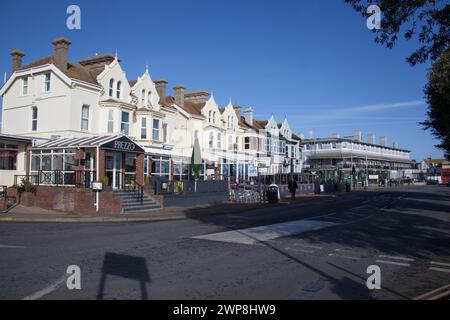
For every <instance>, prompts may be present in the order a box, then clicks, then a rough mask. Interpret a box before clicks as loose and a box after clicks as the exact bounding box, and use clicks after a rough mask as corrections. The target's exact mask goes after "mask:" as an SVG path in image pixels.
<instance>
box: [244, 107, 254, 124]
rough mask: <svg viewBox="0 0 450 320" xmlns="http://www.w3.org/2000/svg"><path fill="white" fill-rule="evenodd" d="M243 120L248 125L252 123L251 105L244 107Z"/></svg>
mask: <svg viewBox="0 0 450 320" xmlns="http://www.w3.org/2000/svg"><path fill="white" fill-rule="evenodd" d="M244 117H245V122H247V123H248V124H249V125H251V126H252V125H253V109H252V107H250V108H247V109H245V111H244Z"/></svg>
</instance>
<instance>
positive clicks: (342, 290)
mask: <svg viewBox="0 0 450 320" xmlns="http://www.w3.org/2000/svg"><path fill="white" fill-rule="evenodd" d="M241 209H242V208H241ZM248 209H249V208H248ZM199 210H200V212H202V213H201V214H199V213H198V211H199ZM223 210H225V209H223ZM219 212H220V210H218V209H217V208H203V209H198V208H197V209H188V210H185V211H184V215H185V218H183V219H174V220H165V221H146V222H140V223H134V222H117V223H103V222H98V223H76V222H74V223H46V222H40V223H34V222H23V223H14V222H13V223H0V255H1V257H2V259H0V270H2V272H1V273H0V287H1V288H2V290H0V299H30V300H37V299H44V300H46V299H48V300H61V299H64V300H65V299H68V300H76V299H89V300H95V299H105V300H115V299H133V300H141V299H152V300H160V299H168V300H175V299H187V300H197V299H212V300H222V299H237V300H240V299H251V300H253V299H256V300H266V299H276V300H277V299H286V300H290V299H295V300H297V299H298V300H303V299H305V300H330V299H333V300H334V299H337V300H342V299H344V300H353V299H362V300H373V299H380V300H399V299H400V300H409V299H414V298H417V297H420V296H422V297H427V296H428V295H429V293H430V292H437V293H438V295H439V296H440V297H446V294H447V292H448V290H449V289H448V288H449V287H448V286H449V284H450V246H449V245H448V244H449V243H450V189H449V188H446V187H441V186H427V187H413V188H407V187H405V188H396V189H383V190H376V191H368V192H367V191H364V192H352V193H349V194H340V195H337V196H334V197H325V198H313V199H308V200H306V199H305V200H303V201H302V200H299V201H296V203H293V204H280V205H277V206H263V207H259V208H252V209H251V210H250V209H249V210H247V209H242V210H241V211H239V210H238V208H237V207H236V210H235V211H233V212H229V213H226V212H220V214H218V213H219ZM70 266H72V268H73V266H77V267H79V268H80V272H81V273H80V274H81V278H80V288H79V289H75V290H70V289H69V287H68V286H67V279H69V278H68V274H67V270H68V267H70ZM373 266H376V267H378V268H379V271H380V277H379V280H380V285H381V288H380V289H375V290H371V289H369V288H368V287H367V281H368V279H369V277H370V273H368V269H369V271H370V268H369V267H373ZM69 270H70V268H69ZM427 294H428V295H427Z"/></svg>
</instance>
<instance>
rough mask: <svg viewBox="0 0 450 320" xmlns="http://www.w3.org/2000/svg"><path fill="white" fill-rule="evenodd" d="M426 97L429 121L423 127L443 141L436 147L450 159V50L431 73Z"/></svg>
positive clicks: (434, 66)
mask: <svg viewBox="0 0 450 320" xmlns="http://www.w3.org/2000/svg"><path fill="white" fill-rule="evenodd" d="M425 96H426V98H427V102H428V112H427V115H428V119H427V120H426V121H424V122H422V123H421V125H423V126H424V129H425V130H431V133H432V134H433V136H435V137H436V138H438V139H439V140H440V141H441V143H440V144H439V145H437V146H436V147H438V148H440V149H443V150H444V151H445V153H446V154H445V156H446V157H447V159H450V50H448V51H447V52H445V53H444V54H443V55H442V57H441V58H440V59H439V60H438V61H436V63H435V64H434V65H433V67H432V69H431V71H430V72H429V74H428V84H427V85H426V87H425Z"/></svg>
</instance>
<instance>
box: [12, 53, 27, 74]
mask: <svg viewBox="0 0 450 320" xmlns="http://www.w3.org/2000/svg"><path fill="white" fill-rule="evenodd" d="M10 54H11V56H12V71H13V72H14V71H17V70H19V69H20V68H22V58H23V57H24V56H25V53H23V52H22V51H21V50H19V49H16V50H13V51H11V53H10Z"/></svg>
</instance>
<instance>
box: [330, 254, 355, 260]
mask: <svg viewBox="0 0 450 320" xmlns="http://www.w3.org/2000/svg"><path fill="white" fill-rule="evenodd" d="M328 256H329V257H337V258H344V259H350V260H360V259H361V258H359V257H352V256H344V255H340V254H337V253H329V254H328Z"/></svg>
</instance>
